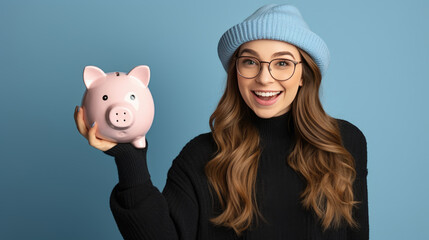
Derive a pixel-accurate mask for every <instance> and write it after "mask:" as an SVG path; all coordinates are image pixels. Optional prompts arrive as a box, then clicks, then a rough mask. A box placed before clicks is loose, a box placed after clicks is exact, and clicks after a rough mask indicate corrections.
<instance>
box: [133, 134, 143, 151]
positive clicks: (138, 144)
mask: <svg viewBox="0 0 429 240" xmlns="http://www.w3.org/2000/svg"><path fill="white" fill-rule="evenodd" d="M132 144H133V145H134V147H136V148H145V147H146V137H145V136H143V137H141V138H137V139H136V140H134V141H133V142H132Z"/></svg>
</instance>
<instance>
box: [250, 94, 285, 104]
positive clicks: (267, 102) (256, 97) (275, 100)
mask: <svg viewBox="0 0 429 240" xmlns="http://www.w3.org/2000/svg"><path fill="white" fill-rule="evenodd" d="M255 91H256V92H280V93H279V94H278V95H277V96H276V97H275V98H273V99H271V100H267V101H266V100H262V99H260V98H259V97H258V96H257V95H256V94H255ZM251 92H252V95H253V97H254V99H255V101H256V102H257V103H258V104H260V105H263V106H270V105H273V104H274V103H276V102H277V100H278V99H279V97H280V96H281V95H282V94H283V91H271V90H270V91H266V90H265V91H264V90H252V91H251Z"/></svg>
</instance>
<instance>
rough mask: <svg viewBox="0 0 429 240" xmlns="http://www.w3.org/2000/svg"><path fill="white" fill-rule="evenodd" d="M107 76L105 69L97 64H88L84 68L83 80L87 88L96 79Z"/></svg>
mask: <svg viewBox="0 0 429 240" xmlns="http://www.w3.org/2000/svg"><path fill="white" fill-rule="evenodd" d="M104 77H106V74H105V73H104V72H103V70H101V69H99V68H98V67H96V66H86V67H85V69H84V70H83V82H84V83H85V86H86V88H87V89H89V88H90V87H91V85H92V84H93V83H94V82H95V80H97V79H100V78H104Z"/></svg>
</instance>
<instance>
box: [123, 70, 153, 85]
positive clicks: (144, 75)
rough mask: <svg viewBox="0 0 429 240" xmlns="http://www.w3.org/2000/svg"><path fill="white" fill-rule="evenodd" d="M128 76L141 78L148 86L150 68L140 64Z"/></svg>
mask: <svg viewBox="0 0 429 240" xmlns="http://www.w3.org/2000/svg"><path fill="white" fill-rule="evenodd" d="M127 75H128V76H131V77H135V78H137V79H138V80H140V81H141V82H142V83H143V84H144V85H145V86H146V87H147V86H148V85H149V79H150V69H149V67H148V66H146V65H140V66H137V67H135V68H133V70H131V71H130V72H129V73H128V74H127Z"/></svg>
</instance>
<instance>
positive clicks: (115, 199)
mask: <svg viewBox="0 0 429 240" xmlns="http://www.w3.org/2000/svg"><path fill="white" fill-rule="evenodd" d="M147 147H148V146H147V145H146V148H144V149H137V148H135V147H134V146H132V145H131V144H128V143H127V144H118V145H116V146H115V147H113V148H112V149H110V150H108V151H106V152H105V153H106V154H108V155H110V156H114V157H115V162H116V165H117V168H118V175H119V183H118V184H117V185H116V186H115V187H114V188H113V190H112V193H111V196H110V208H111V211H112V213H113V216H114V218H115V221H116V223H117V226H118V228H119V231H120V232H121V234H122V236H123V237H124V239H127V240H128V239H136V240H137V239H195V238H196V231H197V221H198V207H197V204H196V203H197V201H196V197H195V193H194V192H193V190H192V189H193V188H192V187H191V184H190V180H189V178H188V176H187V175H186V174H185V173H184V171H183V167H180V166H179V165H180V164H179V163H180V162H181V161H180V159H181V158H182V156H181V155H180V154H179V156H177V158H176V159H175V160H174V161H173V165H172V167H171V168H170V170H169V172H168V178H167V182H166V186H165V188H164V192H163V193H161V192H160V191H159V190H158V188H156V187H155V186H154V185H153V184H152V182H151V180H150V175H149V172H148V168H147V164H146V153H147Z"/></svg>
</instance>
